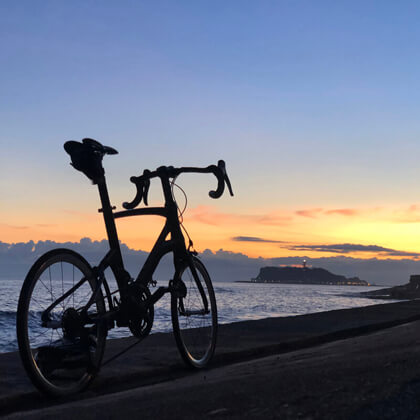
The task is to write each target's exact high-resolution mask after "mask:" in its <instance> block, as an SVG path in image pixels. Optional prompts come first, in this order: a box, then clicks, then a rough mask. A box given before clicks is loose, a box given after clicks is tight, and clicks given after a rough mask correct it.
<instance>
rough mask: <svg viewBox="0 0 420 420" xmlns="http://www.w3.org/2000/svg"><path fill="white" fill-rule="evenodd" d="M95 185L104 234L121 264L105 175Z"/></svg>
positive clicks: (118, 243)
mask: <svg viewBox="0 0 420 420" xmlns="http://www.w3.org/2000/svg"><path fill="white" fill-rule="evenodd" d="M97 185H98V190H99V196H100V198H101V203H102V209H101V210H100V211H102V213H103V215H104V221H105V227H106V232H107V234H108V242H109V246H110V248H111V249H112V250H114V251H116V252H117V255H118V258H119V259H120V261H121V263H122V255H121V249H120V242H119V240H118V233H117V228H116V226H115V219H114V214H113V212H112V210H113V208H112V206H111V202H110V200H109V194H108V188H107V186H106V180H105V175H103V176H101V177H100V178H99V180H98V182H97Z"/></svg>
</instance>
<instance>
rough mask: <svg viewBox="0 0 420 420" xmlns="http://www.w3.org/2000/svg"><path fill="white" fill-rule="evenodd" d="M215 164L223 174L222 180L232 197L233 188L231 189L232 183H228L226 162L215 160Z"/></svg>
mask: <svg viewBox="0 0 420 420" xmlns="http://www.w3.org/2000/svg"><path fill="white" fill-rule="evenodd" d="M217 166H218V168H219V169H220V170H221V172H222V174H223V180H224V182H225V183H226V185H227V187H228V190H229V194H230V195H231V196H232V197H233V190H232V185H231V183H230V180H229V177H228V174H227V171H226V163H225V161H224V160H219V161H218V162H217Z"/></svg>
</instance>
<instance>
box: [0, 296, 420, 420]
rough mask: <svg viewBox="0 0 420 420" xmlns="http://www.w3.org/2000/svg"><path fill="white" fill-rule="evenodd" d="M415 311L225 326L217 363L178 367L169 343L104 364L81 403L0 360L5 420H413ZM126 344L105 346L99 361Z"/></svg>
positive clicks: (160, 341) (167, 337)
mask: <svg viewBox="0 0 420 420" xmlns="http://www.w3.org/2000/svg"><path fill="white" fill-rule="evenodd" d="M419 320H420V303H419V302H417V301H411V302H401V303H396V304H388V305H376V306H370V307H365V308H357V309H349V310H338V311H331V312H323V313H318V314H311V315H304V316H297V317H287V318H272V319H265V320H260V321H247V322H240V323H235V324H227V325H222V326H221V328H220V336H219V344H218V348H217V354H216V357H215V360H214V363H213V364H212V366H211V367H210V368H209V369H206V370H204V371H199V372H191V371H189V370H187V369H185V368H184V366H183V365H182V363H181V360H180V358H179V356H178V354H177V351H176V348H175V345H174V342H173V337H172V335H171V334H154V335H152V336H150V337H149V338H148V339H147V340H145V341H144V342H142V343H140V344H139V346H137V347H135V348H134V349H132V350H130V352H128V353H126V354H125V355H124V356H121V357H120V358H118V359H117V360H115V361H113V362H111V363H109V364H106V365H105V366H104V367H103V369H102V370H101V372H100V374H99V376H98V377H97V379H96V380H95V382H94V383H93V385H92V387H91V388H89V389H88V390H87V391H86V392H84V393H83V394H80V395H77V396H74V397H72V398H68V399H61V400H46V399H45V398H43V397H41V396H40V395H39V394H38V393H37V391H36V390H35V389H34V388H33V387H32V385H31V384H30V383H29V381H28V379H27V378H26V375H25V373H24V372H23V369H22V367H21V366H20V361H19V359H18V355H17V354H16V353H8V354H3V355H1V356H0V366H1V369H2V378H1V381H0V392H1V400H0V409H1V412H2V413H3V414H4V415H5V414H6V415H8V417H10V418H53V417H57V415H59V416H60V417H61V418H74V417H78V418H80V419H82V418H99V417H100V418H118V417H121V416H122V415H135V416H136V417H140V416H141V417H143V418H152V417H153V418H164V419H165V418H168V419H169V418H171V419H173V418H179V419H184V418H191V419H193V418H198V417H208V418H243V417H248V418H290V419H293V418H355V419H359V418H366V419H368V418H399V419H402V418H410V419H412V418H416V417H415V416H416V415H417V409H418V406H417V396H420V363H419V361H420V335H419V330H420V321H419ZM132 342H133V340H132V339H123V340H114V341H111V342H110V343H109V346H108V351H107V354H106V357H105V361H106V359H108V358H109V357H111V356H112V354H113V353H115V352H117V351H118V350H119V349H121V348H123V347H124V346H126V345H127V344H129V343H132Z"/></svg>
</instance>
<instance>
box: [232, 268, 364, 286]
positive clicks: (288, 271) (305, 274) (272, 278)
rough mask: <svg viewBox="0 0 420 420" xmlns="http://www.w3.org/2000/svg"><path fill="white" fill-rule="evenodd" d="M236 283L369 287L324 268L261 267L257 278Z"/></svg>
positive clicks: (357, 280) (362, 281)
mask: <svg viewBox="0 0 420 420" xmlns="http://www.w3.org/2000/svg"><path fill="white" fill-rule="evenodd" d="M238 283H279V284H319V285H331V286H332V285H334V286H371V285H370V284H369V283H368V282H367V281H365V280H361V279H359V277H350V278H347V277H345V276H342V275H338V274H333V273H331V272H330V271H328V270H325V269H324V268H308V267H306V266H305V265H304V266H303V267H262V268H261V269H260V272H259V273H258V276H257V277H255V278H252V279H251V280H242V281H238Z"/></svg>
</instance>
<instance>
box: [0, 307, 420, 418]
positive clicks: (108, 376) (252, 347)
mask: <svg viewBox="0 0 420 420" xmlns="http://www.w3.org/2000/svg"><path fill="white" fill-rule="evenodd" d="M414 320H420V302H418V301H409V302H399V303H393V304H385V305H375V306H368V307H364V308H356V309H346V310H338V311H330V312H322V313H317V314H310V315H303V316H296V317H286V318H270V319H264V320H258V321H246V322H239V323H234V324H227V325H221V326H220V331H219V341H218V347H217V353H216V356H215V359H214V362H213V364H212V367H211V369H209V370H207V371H206V372H207V374H210V373H211V372H212V371H213V370H217V369H224V368H226V366H228V365H230V364H233V363H238V362H245V363H251V362H249V361H252V360H253V359H257V358H261V357H264V356H269V355H274V354H276V355H277V354H280V353H287V352H290V351H296V350H301V349H305V348H307V347H312V346H317V345H320V344H324V343H328V342H332V341H335V340H340V339H345V338H351V337H356V336H359V335H363V334H367V333H372V332H374V331H380V330H382V329H385V328H389V327H392V326H396V325H400V324H404V323H407V322H410V321H414ZM133 342H134V339H121V340H112V341H110V342H109V343H108V347H107V352H106V356H105V359H104V360H105V361H106V360H107V359H109V358H110V357H112V355H113V354H115V353H117V352H118V351H120V350H121V349H123V348H124V347H125V346H128V345H130V344H132V343H133ZM317 349H318V350H317V351H321V352H322V347H318V348H317ZM381 351H382V352H383V351H386V348H384V349H381ZM0 368H1V372H2V375H1V378H0V412H1V413H2V414H7V413H10V414H11V413H15V414H16V415H17V414H18V413H21V414H22V415H25V413H26V414H28V415H29V411H28V410H32V411H33V412H34V413H40V412H41V411H39V410H46V409H47V407H49V408H48V409H52V408H51V407H54V406H58V405H60V406H62V407H70V406H71V405H72V404H81V403H82V402H83V404H85V405H89V404H93V405H95V404H96V402H95V401H100V400H101V401H103V398H104V396H106V397H105V400H106V401H111V400H112V399H113V398H114V397H112V398H111V394H112V395H113V396H115V395H117V394H121V393H123V392H131V391H129V390H134V389H146V388H150V386H151V385H153V384H158V383H160V384H163V383H166V384H169V383H171V382H173V381H179V380H183V379H188V378H189V377H193V376H194V374H192V373H191V372H190V371H188V370H187V369H185V368H184V366H183V364H182V362H181V360H180V358H179V356H178V354H177V349H176V346H175V342H174V340H173V337H172V334H153V335H151V336H150V337H149V338H147V339H146V340H144V341H143V342H142V343H140V344H139V345H138V346H136V347H134V348H133V349H132V350H130V351H129V352H128V353H126V354H124V355H122V356H121V357H119V358H118V359H116V360H114V361H113V362H111V363H109V364H106V365H105V366H104V367H103V369H102V370H101V372H100V374H99V376H98V377H97V379H96V380H95V382H94V383H93V384H92V386H91V387H90V388H89V390H87V391H86V392H84V393H83V394H80V395H77V396H74V397H72V398H70V399H65V400H64V399H62V400H54V401H51V400H46V399H44V398H42V397H41V396H39V394H38V393H37V392H36V391H35V390H34V388H33V387H32V385H31V384H30V382H29V380H28V379H27V377H26V375H25V373H24V371H23V369H22V367H21V364H20V360H19V358H18V355H17V354H16V353H7V354H3V355H1V356H0ZM201 374H202V373H201ZM174 383H175V382H174ZM168 386H169V385H168ZM254 391H255V392H257V391H258V390H257V389H255V390H254ZM121 395H122V394H121ZM108 397H109V398H108ZM164 399H165V395H162V401H164ZM34 410H35V411H34Z"/></svg>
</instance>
